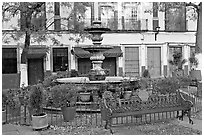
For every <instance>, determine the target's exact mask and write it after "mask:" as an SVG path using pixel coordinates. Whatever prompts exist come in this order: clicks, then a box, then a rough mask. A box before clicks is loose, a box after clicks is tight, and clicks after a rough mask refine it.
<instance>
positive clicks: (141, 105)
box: [103, 92, 184, 111]
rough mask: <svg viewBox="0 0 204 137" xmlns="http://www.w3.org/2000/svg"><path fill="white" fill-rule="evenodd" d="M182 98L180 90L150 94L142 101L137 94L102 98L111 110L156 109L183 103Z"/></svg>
mask: <svg viewBox="0 0 204 137" xmlns="http://www.w3.org/2000/svg"><path fill="white" fill-rule="evenodd" d="M183 101H184V99H183V98H182V97H181V94H180V92H177V93H173V94H168V95H151V96H149V98H148V100H147V101H142V100H141V99H140V97H139V96H133V97H131V98H130V99H128V100H126V99H116V98H113V97H111V96H110V97H109V98H104V99H103V103H104V105H105V106H106V107H108V108H110V109H111V110H113V111H114V110H118V109H123V110H124V111H125V110H126V111H127V110H130V111H131V110H134V111H136V110H138V111H139V110H145V109H158V108H165V107H177V106H181V105H182V104H183Z"/></svg>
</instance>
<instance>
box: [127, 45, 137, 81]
mask: <svg viewBox="0 0 204 137" xmlns="http://www.w3.org/2000/svg"><path fill="white" fill-rule="evenodd" d="M125 75H126V76H130V77H137V76H139V48H138V47H126V48H125Z"/></svg>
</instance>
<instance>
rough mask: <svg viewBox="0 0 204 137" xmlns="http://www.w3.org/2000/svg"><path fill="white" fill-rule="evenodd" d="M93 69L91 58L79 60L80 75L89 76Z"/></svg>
mask: <svg viewBox="0 0 204 137" xmlns="http://www.w3.org/2000/svg"><path fill="white" fill-rule="evenodd" d="M91 69H92V65H91V61H90V59H89V58H78V72H79V74H88V73H89V71H90V70H91Z"/></svg>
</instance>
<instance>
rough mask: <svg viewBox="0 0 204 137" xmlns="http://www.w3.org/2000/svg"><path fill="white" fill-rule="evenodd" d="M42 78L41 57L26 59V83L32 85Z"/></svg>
mask: <svg viewBox="0 0 204 137" xmlns="http://www.w3.org/2000/svg"><path fill="white" fill-rule="evenodd" d="M43 80H44V67H43V58H34V59H28V84H29V85H34V84H37V83H39V81H41V82H42V81H43Z"/></svg>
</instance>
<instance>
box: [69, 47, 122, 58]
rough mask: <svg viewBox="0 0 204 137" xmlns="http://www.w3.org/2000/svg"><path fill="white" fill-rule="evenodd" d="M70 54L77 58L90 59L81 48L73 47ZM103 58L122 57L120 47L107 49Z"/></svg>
mask: <svg viewBox="0 0 204 137" xmlns="http://www.w3.org/2000/svg"><path fill="white" fill-rule="evenodd" d="M71 52H72V54H73V55H75V56H77V57H78V58H90V56H91V54H90V53H89V52H88V51H85V50H84V49H82V48H81V47H73V49H72V51H71ZM104 56H105V57H122V56H123V52H122V50H121V47H120V46H113V48H112V49H109V50H107V51H105V52H104Z"/></svg>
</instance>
